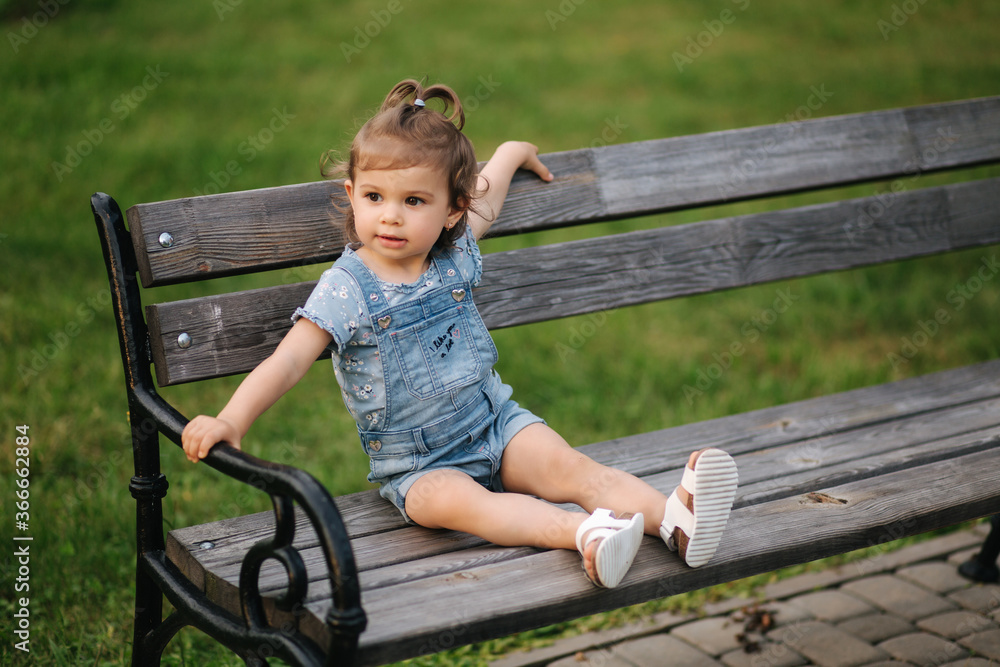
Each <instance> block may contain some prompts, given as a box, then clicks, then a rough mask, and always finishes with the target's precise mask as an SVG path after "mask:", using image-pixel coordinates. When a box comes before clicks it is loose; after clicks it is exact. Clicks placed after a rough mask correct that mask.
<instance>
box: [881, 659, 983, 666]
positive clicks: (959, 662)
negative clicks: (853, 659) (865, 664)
mask: <svg viewBox="0 0 1000 667" xmlns="http://www.w3.org/2000/svg"><path fill="white" fill-rule="evenodd" d="M870 667H875V666H874V665H871V666H870ZM941 667H997V663H995V662H994V661H992V660H985V659H983V658H965V659H964V660H957V661H955V662H949V663H948V664H947V665H942V666H941Z"/></svg>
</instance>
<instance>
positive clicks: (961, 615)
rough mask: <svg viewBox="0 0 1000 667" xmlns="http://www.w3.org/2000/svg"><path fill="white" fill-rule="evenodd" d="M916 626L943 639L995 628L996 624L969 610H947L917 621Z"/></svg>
mask: <svg viewBox="0 0 1000 667" xmlns="http://www.w3.org/2000/svg"><path fill="white" fill-rule="evenodd" d="M917 627H918V628H920V629H921V630H925V631H927V632H933V633H934V634H936V635H939V636H941V637H944V638H945V639H961V638H962V637H968V636H969V635H972V634H975V633H977V632H985V631H986V630H995V629H996V628H997V624H996V623H994V622H993V621H992V620H990V619H988V618H986V617H985V616H983V615H982V614H974V613H972V612H971V611H965V610H962V611H949V612H945V613H943V614H938V615H937V616H930V617H928V618H924V619H921V620H919V621H917Z"/></svg>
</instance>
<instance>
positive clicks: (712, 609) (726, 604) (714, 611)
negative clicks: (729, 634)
mask: <svg viewBox="0 0 1000 667" xmlns="http://www.w3.org/2000/svg"><path fill="white" fill-rule="evenodd" d="M581 1H582V0H581ZM755 604H757V600H756V599H754V598H745V597H736V598H727V599H725V600H719V601H718V602H709V603H708V604H706V605H705V606H704V607H702V612H703V613H704V615H705V616H721V615H722V614H728V613H729V612H731V611H736V610H737V609H741V608H743V607H752V606H753V605H755Z"/></svg>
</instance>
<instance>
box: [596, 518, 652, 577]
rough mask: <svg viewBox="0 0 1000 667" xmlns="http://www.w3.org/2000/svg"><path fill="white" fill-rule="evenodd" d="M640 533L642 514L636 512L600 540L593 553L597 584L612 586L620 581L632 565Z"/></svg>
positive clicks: (640, 541)
mask: <svg viewBox="0 0 1000 667" xmlns="http://www.w3.org/2000/svg"><path fill="white" fill-rule="evenodd" d="M642 534H643V520H642V515H641V514H637V515H635V516H634V517H632V518H631V520H630V523H629V525H628V526H627V527H625V528H622V529H621V530H619V531H617V532H616V533H615V534H614V535H609V536H608V537H605V538H604V539H603V540H602V541H601V543H600V545H598V547H597V553H596V554H595V555H594V566H595V568H596V570H597V578H598V579H599V582H595V583H597V585H598V586H603V587H604V588H614V587H615V586H617V585H618V584H619V583H621V580H622V579H624V578H625V575H626V574H627V573H628V570H629V568H630V567H631V566H632V561H633V560H634V559H635V554H636V552H638V551H639V545H640V544H641V543H642Z"/></svg>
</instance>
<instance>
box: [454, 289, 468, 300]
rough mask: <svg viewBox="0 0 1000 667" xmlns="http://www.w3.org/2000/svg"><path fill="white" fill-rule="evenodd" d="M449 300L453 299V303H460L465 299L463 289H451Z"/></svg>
mask: <svg viewBox="0 0 1000 667" xmlns="http://www.w3.org/2000/svg"><path fill="white" fill-rule="evenodd" d="M451 298H453V299H454V300H455V301H461V300H462V299H464V298H465V290H464V289H453V290H452V291H451Z"/></svg>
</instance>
